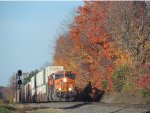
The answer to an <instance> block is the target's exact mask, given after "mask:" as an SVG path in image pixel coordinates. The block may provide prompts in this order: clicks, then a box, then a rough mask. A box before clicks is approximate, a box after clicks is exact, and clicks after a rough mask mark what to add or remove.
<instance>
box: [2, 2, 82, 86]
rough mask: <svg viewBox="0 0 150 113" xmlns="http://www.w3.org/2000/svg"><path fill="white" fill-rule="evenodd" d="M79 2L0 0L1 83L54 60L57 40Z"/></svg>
mask: <svg viewBox="0 0 150 113" xmlns="http://www.w3.org/2000/svg"><path fill="white" fill-rule="evenodd" d="M81 5H83V2H81V1H74V2H71V1H68V2H67V1H55V2H54V1H47V2H29V1H26V2H21V1H20V2H19V1H17V2H11V1H9V2H6V1H5V2H4V1H0V86H7V85H8V84H9V79H10V77H11V76H12V74H13V73H16V72H17V70H19V69H21V70H22V71H23V72H30V71H33V70H35V69H40V68H41V67H42V66H44V65H45V63H46V62H49V63H50V64H51V63H52V62H53V61H52V58H53V55H54V51H55V44H56V39H57V37H58V35H59V34H60V33H62V32H63V31H62V30H61V25H62V24H66V23H67V24H68V23H69V22H71V21H70V18H71V16H72V13H73V12H74V11H75V10H76V9H77V8H78V6H81Z"/></svg>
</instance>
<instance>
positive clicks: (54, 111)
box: [27, 108, 65, 113]
mask: <svg viewBox="0 0 150 113" xmlns="http://www.w3.org/2000/svg"><path fill="white" fill-rule="evenodd" d="M27 113H65V112H64V111H62V110H59V109H51V108H49V109H38V110H32V111H27Z"/></svg>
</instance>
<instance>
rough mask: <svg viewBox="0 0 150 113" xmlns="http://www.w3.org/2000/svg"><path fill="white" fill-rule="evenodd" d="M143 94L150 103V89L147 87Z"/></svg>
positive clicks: (142, 91)
mask: <svg viewBox="0 0 150 113" xmlns="http://www.w3.org/2000/svg"><path fill="white" fill-rule="evenodd" d="M141 95H142V96H143V97H144V98H145V99H146V102H147V103H150V89H149V88H147V87H145V88H143V89H142V90H141Z"/></svg>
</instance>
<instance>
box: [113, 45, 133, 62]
mask: <svg viewBox="0 0 150 113" xmlns="http://www.w3.org/2000/svg"><path fill="white" fill-rule="evenodd" d="M115 56H116V57H117V59H116V60H115V62H114V63H115V65H125V64H128V65H130V64H132V59H131V57H130V54H128V53H127V52H125V51H123V50H121V49H119V48H118V49H116V52H115Z"/></svg>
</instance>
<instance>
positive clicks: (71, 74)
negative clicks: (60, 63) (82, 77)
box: [66, 73, 75, 79]
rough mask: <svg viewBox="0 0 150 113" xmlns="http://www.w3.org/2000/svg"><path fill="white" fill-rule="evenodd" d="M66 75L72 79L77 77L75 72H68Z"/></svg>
mask: <svg viewBox="0 0 150 113" xmlns="http://www.w3.org/2000/svg"><path fill="white" fill-rule="evenodd" d="M66 77H67V78H71V79H75V74H73V73H67V74H66Z"/></svg>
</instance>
